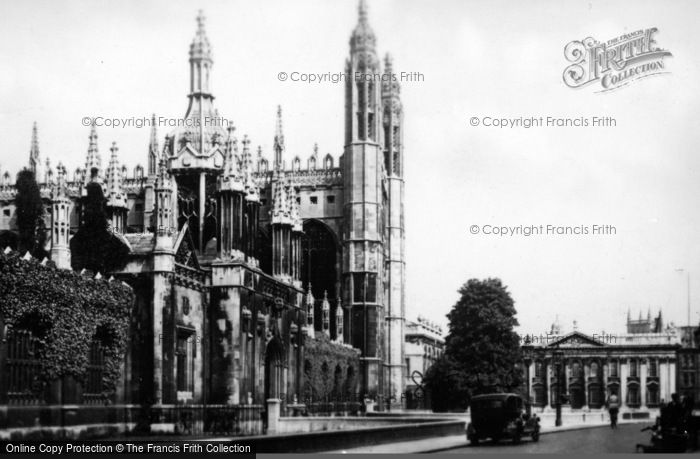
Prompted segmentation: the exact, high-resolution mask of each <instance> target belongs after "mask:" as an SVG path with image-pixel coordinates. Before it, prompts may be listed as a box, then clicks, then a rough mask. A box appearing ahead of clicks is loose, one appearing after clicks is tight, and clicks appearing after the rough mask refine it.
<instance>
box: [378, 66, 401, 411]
mask: <svg viewBox="0 0 700 459" xmlns="http://www.w3.org/2000/svg"><path fill="white" fill-rule="evenodd" d="M384 71H385V75H387V78H385V79H384V81H383V82H382V105H383V110H382V112H383V118H382V127H383V130H384V169H385V172H386V175H387V181H388V187H387V188H388V190H389V205H388V206H387V217H388V222H387V226H388V228H387V231H386V235H387V238H388V239H387V242H388V251H387V253H388V259H387V260H386V267H387V271H388V272H387V275H388V281H389V282H388V285H389V287H388V292H387V298H386V304H387V311H386V326H387V336H386V342H385V349H387V352H388V355H387V359H386V365H387V367H388V368H387V370H388V373H389V375H388V381H387V384H386V385H387V393H388V394H389V395H390V396H393V397H395V400H396V402H400V400H401V398H400V394H401V392H402V391H403V384H404V381H405V379H404V376H405V375H404V373H405V371H406V368H405V363H404V362H405V358H404V352H403V350H404V324H405V298H404V291H405V284H406V278H405V270H406V258H405V255H404V215H403V198H404V179H403V108H402V106H401V99H400V96H399V92H400V87H399V83H398V81H395V80H394V71H393V64H392V61H391V57H390V56H388V55H387V57H386V63H385V66H384Z"/></svg>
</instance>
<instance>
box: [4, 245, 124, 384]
mask: <svg viewBox="0 0 700 459" xmlns="http://www.w3.org/2000/svg"><path fill="white" fill-rule="evenodd" d="M132 302H133V292H132V290H131V288H130V287H129V286H127V285H126V284H123V283H122V282H119V281H114V280H112V281H108V280H106V279H91V278H86V277H83V276H81V275H79V274H77V273H75V272H73V271H67V270H61V269H57V268H55V267H54V266H44V265H42V264H41V263H39V262H37V261H36V260H35V259H32V260H24V259H23V258H20V256H19V254H18V253H17V252H11V253H10V254H4V253H0V315H1V316H2V318H3V319H4V321H5V323H6V324H7V325H9V326H11V327H14V328H17V329H24V330H29V331H31V332H32V334H33V335H34V336H36V337H37V338H38V339H39V351H38V354H39V355H38V359H39V361H40V363H41V369H42V372H41V379H42V380H43V381H44V382H50V381H53V380H56V379H58V378H60V377H62V376H68V375H70V376H73V377H75V378H76V380H78V381H82V380H84V378H85V376H86V370H87V365H88V354H89V349H90V344H91V343H92V341H93V340H94V339H97V340H99V341H100V342H101V345H102V347H103V350H104V356H105V361H104V365H105V371H104V374H103V380H102V389H103V395H105V396H106V397H109V396H111V395H112V394H113V393H114V391H115V389H116V384H117V381H118V380H119V376H120V374H121V371H120V365H121V362H122V361H123V357H124V352H125V349H126V344H127V338H128V325H129V314H130V310H131V305H132Z"/></svg>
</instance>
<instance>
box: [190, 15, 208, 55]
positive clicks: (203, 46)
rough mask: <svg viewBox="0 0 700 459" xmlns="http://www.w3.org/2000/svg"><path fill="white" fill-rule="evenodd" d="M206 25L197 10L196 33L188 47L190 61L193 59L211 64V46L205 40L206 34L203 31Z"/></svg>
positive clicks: (202, 16) (204, 18)
mask: <svg viewBox="0 0 700 459" xmlns="http://www.w3.org/2000/svg"><path fill="white" fill-rule="evenodd" d="M205 23H206V17H205V16H204V12H203V11H202V10H199V14H197V33H196V35H195V36H194V40H192V44H191V45H190V61H192V60H195V59H203V60H208V61H210V62H211V60H212V59H211V45H210V44H209V39H208V38H207V32H206V30H205V29H204V25H205Z"/></svg>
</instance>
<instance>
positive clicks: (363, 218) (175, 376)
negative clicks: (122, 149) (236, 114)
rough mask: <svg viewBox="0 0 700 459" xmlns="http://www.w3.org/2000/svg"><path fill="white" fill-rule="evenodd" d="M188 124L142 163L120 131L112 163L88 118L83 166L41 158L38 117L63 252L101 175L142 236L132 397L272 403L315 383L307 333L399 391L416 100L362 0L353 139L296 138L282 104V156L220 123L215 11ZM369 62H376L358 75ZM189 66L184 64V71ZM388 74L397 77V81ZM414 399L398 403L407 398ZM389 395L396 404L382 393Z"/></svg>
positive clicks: (198, 61) (128, 386) (121, 213)
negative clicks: (411, 114)
mask: <svg viewBox="0 0 700 459" xmlns="http://www.w3.org/2000/svg"><path fill="white" fill-rule="evenodd" d="M188 57H189V85H190V87H189V94H188V98H189V106H188V107H187V110H186V114H185V117H184V122H183V123H182V126H181V127H177V128H176V129H174V130H173V131H172V132H169V133H168V134H167V135H166V136H165V138H164V139H161V138H159V136H158V132H157V129H156V124H157V118H156V116H155V115H154V117H153V120H152V123H153V127H152V133H151V137H150V141H149V143H148V145H147V146H146V148H145V155H146V158H147V166H146V168H143V167H141V166H136V167H135V168H134V169H133V171H130V170H128V169H127V167H126V166H124V165H122V164H121V163H120V160H119V149H118V147H117V145H116V144H112V146H111V148H110V150H109V152H110V153H109V161H107V162H103V160H102V154H101V151H100V146H99V139H98V133H97V130H96V129H95V127H94V126H93V127H92V128H91V129H90V132H89V138H88V148H87V154H86V157H85V164H84V166H81V167H77V168H75V169H73V170H72V171H70V172H69V170H68V168H67V167H65V166H64V165H62V164H60V163H59V164H58V165H56V166H55V167H54V166H52V164H51V163H50V161H49V159H48V158H46V159H45V160H43V161H42V158H41V155H40V151H39V140H38V132H37V128H36V126H34V129H33V133H32V141H31V148H30V150H31V151H30V158H29V168H31V169H32V170H33V171H34V172H35V175H36V177H37V181H38V182H39V184H40V190H41V193H42V197H43V199H44V201H45V205H46V208H47V217H46V219H47V221H46V223H47V228H48V232H49V233H50V237H49V238H48V240H49V247H48V249H49V252H50V254H51V260H52V261H53V262H54V263H55V264H56V265H57V266H59V267H61V268H65V269H71V268H75V259H76V254H75V253H74V250H75V248H73V249H72V248H71V242H72V237H73V235H74V234H76V232H78V231H79V230H80V228H81V224H82V217H81V215H82V214H81V212H82V210H81V209H82V207H83V206H84V202H85V199H86V196H87V190H88V189H89V187H90V185H91V184H94V183H96V184H99V185H101V186H102V190H103V192H104V196H105V209H106V210H107V213H108V214H109V218H110V223H111V229H112V231H113V234H114V235H115V237H116V238H118V239H119V241H120V242H121V243H122V244H123V245H124V246H126V248H127V249H128V254H129V255H128V262H127V263H126V265H125V267H124V268H123V269H121V270H118V271H117V272H113V273H102V274H103V275H108V274H109V275H114V276H115V277H116V278H118V279H120V280H123V281H124V282H126V283H128V284H129V285H131V286H132V287H133V289H134V291H135V293H136V297H137V299H136V305H135V307H134V320H133V322H132V326H131V327H132V329H131V336H132V339H131V340H130V348H129V351H128V353H127V357H126V362H125V384H124V388H123V393H121V394H120V395H119V397H121V400H123V401H124V402H125V403H142V402H149V403H155V404H173V403H174V404H177V403H214V404H245V403H256V404H264V403H265V401H266V400H268V399H280V400H282V401H283V403H284V402H290V403H291V402H292V401H296V400H297V399H298V400H301V399H302V387H303V381H302V379H303V362H304V336H305V335H307V336H311V337H313V336H314V334H315V332H322V333H325V334H327V335H328V337H329V339H331V340H333V341H336V342H344V343H346V344H348V345H350V346H352V347H354V348H356V349H358V350H359V351H360V359H359V362H360V364H359V368H357V369H352V371H353V372H354V374H357V375H358V381H359V387H358V389H357V392H358V393H360V392H361V393H362V395H365V394H366V395H367V396H369V397H373V398H374V397H376V398H379V399H384V400H387V399H392V400H400V394H401V392H402V391H403V387H404V382H405V360H404V301H405V300H404V284H405V280H404V269H405V258H404V218H403V195H404V179H403V109H402V105H401V100H400V93H399V90H400V88H399V84H398V83H397V82H395V81H392V79H386V78H381V76H382V75H384V74H390V73H391V72H392V70H391V65H392V64H391V59H390V58H389V57H388V56H387V58H386V59H385V60H384V61H383V62H382V60H380V58H379V56H378V54H377V50H376V37H375V35H374V32H373V31H372V29H371V27H370V25H369V22H368V16H367V7H366V5H365V3H364V1H362V2H360V7H359V19H358V23H357V26H356V27H355V29H354V31H353V32H352V36H351V39H350V52H349V55H348V57H347V60H346V66H347V69H346V70H347V73H348V75H349V76H350V77H349V78H347V81H346V85H345V106H344V107H338V109H339V110H344V116H345V139H344V141H343V142H342V144H341V143H340V140H339V144H338V147H339V148H340V147H341V146H342V147H343V149H342V154H341V155H339V157H334V156H332V155H331V154H327V155H324V156H322V155H321V154H320V153H319V151H318V147H317V146H314V148H313V151H312V153H311V154H310V156H308V158H306V159H304V160H302V158H301V156H300V155H298V154H296V155H292V154H291V153H290V152H287V150H286V146H285V133H284V130H283V123H282V119H283V118H282V110H281V108H278V109H277V111H276V120H277V124H276V130H275V132H274V148H273V151H272V152H270V154H269V158H268V155H266V154H265V152H263V151H262V149H261V148H260V147H257V148H255V147H254V146H253V145H252V142H251V140H250V139H249V138H248V137H247V136H246V135H242V136H238V134H237V133H236V131H235V128H234V127H233V126H231V125H226V123H223V122H220V120H223V118H222V117H221V116H220V115H219V113H218V111H217V109H216V108H215V107H214V95H213V93H212V90H211V87H212V86H211V82H212V78H213V73H212V68H213V64H214V60H213V54H212V47H211V45H210V43H209V40H208V37H207V34H206V31H205V19H204V17H203V15H202V14H201V13H200V15H199V17H198V18H197V31H196V35H195V37H194V40H193V41H192V44H191V46H190V49H189V56H188ZM354 75H359V76H363V75H364V77H361V78H355V77H354ZM185 78H186V76H185V75H184V74H183V75H182V80H183V81H184V80H185ZM387 80H388V81H387ZM15 193H16V190H15V187H14V178H13V177H12V175H11V174H10V173H9V172H7V171H5V172H4V173H2V174H0V241H2V244H4V245H13V241H16V215H15V214H16V212H15V207H14V197H15ZM397 403H398V402H397ZM380 406H381V404H380Z"/></svg>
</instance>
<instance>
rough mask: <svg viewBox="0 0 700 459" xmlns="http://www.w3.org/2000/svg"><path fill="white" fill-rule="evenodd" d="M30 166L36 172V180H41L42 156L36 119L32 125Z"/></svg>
mask: <svg viewBox="0 0 700 459" xmlns="http://www.w3.org/2000/svg"><path fill="white" fill-rule="evenodd" d="M29 168H30V169H31V171H32V172H34V177H35V178H36V180H41V177H39V175H40V172H39V169H40V168H41V158H40V157H39V135H38V134H37V129H36V121H34V125H33V126H32V145H31V147H30V148H29Z"/></svg>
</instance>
